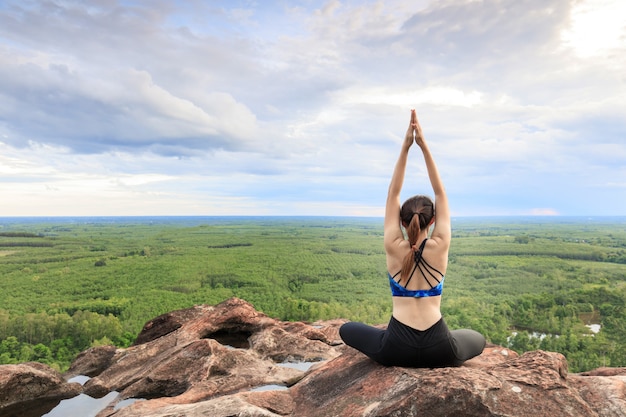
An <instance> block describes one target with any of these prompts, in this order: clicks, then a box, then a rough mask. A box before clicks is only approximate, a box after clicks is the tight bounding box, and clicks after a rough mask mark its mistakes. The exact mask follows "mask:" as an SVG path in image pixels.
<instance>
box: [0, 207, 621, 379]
mask: <svg viewBox="0 0 626 417" xmlns="http://www.w3.org/2000/svg"><path fill="white" fill-rule="evenodd" d="M625 226H626V218H623V217H617V218H602V217H600V218H594V219H589V218H561V217H546V218H539V217H536V218H532V217H529V218H515V217H510V218H506V217H505V218H458V219H453V240H452V246H451V250H450V264H449V267H448V271H447V273H446V288H445V290H444V296H443V301H442V311H443V314H444V316H445V318H446V321H447V323H448V326H449V327H450V328H461V327H467V328H472V329H475V330H477V331H480V332H481V333H483V334H484V335H485V336H486V337H487V339H488V341H489V342H491V343H495V344H498V345H501V346H506V347H509V348H511V349H514V350H516V351H518V352H524V351H528V350H535V349H542V350H548V351H556V352H561V353H563V354H564V355H565V356H566V357H567V359H568V363H569V367H570V371H571V372H580V371H585V370H589V369H593V368H597V367H600V366H612V367H617V366H626V310H625V309H624V306H625V305H626V227H625ZM382 232H383V230H382V219H377V218H333V217H265V218H263V217H258V218H254V217H250V218H246V217H232V218H229V217H215V218H210V217H206V218H185V217H182V218H167V217H166V218H99V219H98V218H75V219H70V218H68V219H34V220H33V219H19V218H12V219H0V363H19V362H25V361H39V362H42V363H46V364H49V365H51V366H53V367H55V368H57V369H59V370H65V369H67V367H68V366H69V364H70V363H71V361H72V360H73V358H74V357H75V356H76V354H78V353H79V352H81V351H83V350H85V349H87V348H89V347H91V346H97V345H105V344H114V345H116V346H119V347H126V346H129V345H130V344H132V343H133V341H134V339H135V337H136V335H137V334H138V332H139V331H140V330H141V328H142V327H143V325H144V324H145V322H146V321H148V320H150V319H152V318H154V317H156V316H158V315H160V314H163V313H166V312H169V311H172V310H176V309H181V308H187V307H190V306H192V305H195V304H217V303H219V302H221V301H224V300H225V299H227V298H229V297H239V298H242V299H244V300H247V301H249V302H250V303H252V304H253V305H254V306H255V308H257V309H258V310H260V311H263V312H264V313H266V314H268V315H269V316H271V317H276V318H279V319H281V320H292V321H306V322H313V321H316V320H320V319H333V318H345V319H350V320H359V321H363V322H366V323H370V324H380V323H386V322H387V321H388V320H389V316H390V314H391V297H390V293H389V287H388V281H387V278H386V271H385V255H384V251H383V245H382ZM591 325H596V328H595V330H596V331H597V329H598V328H599V329H600V330H599V332H597V333H596V332H594V331H592V329H591V327H592V326H591Z"/></svg>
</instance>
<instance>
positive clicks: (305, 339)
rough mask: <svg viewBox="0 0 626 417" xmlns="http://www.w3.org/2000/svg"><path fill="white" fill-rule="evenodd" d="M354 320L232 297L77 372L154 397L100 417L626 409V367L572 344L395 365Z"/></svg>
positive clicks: (94, 353) (502, 415) (174, 316)
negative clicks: (371, 347) (575, 365)
mask: <svg viewBox="0 0 626 417" xmlns="http://www.w3.org/2000/svg"><path fill="white" fill-rule="evenodd" d="M344 322H345V321H344V320H332V321H326V322H316V323H314V324H312V325H309V324H305V323H290V322H281V321H278V320H275V319H271V318H269V317H267V316H266V315H264V314H262V313H260V312H258V311H256V310H255V309H254V308H253V307H252V305H250V304H249V303H246V302H245V301H242V300H239V299H230V300H227V301H225V302H223V303H221V304H218V305H216V306H196V307H193V308H191V309H187V310H181V311H176V312H172V313H169V314H167V315H164V316H160V317H157V318H156V319H154V320H152V321H150V322H148V323H147V324H146V326H145V328H144V331H142V333H141V334H140V335H139V337H138V339H137V342H136V343H135V345H134V346H132V347H130V348H128V349H115V348H112V347H102V348H95V349H90V350H89V351H86V352H85V353H84V354H82V355H80V356H79V357H78V358H77V359H76V361H75V362H74V363H73V365H72V367H71V369H70V371H69V372H68V374H67V375H66V376H67V377H69V376H72V375H79V374H80V375H83V374H84V375H91V376H93V378H92V379H91V380H90V381H89V382H87V384H85V387H84V390H85V393H87V394H89V395H92V396H103V395H105V394H107V393H108V392H110V391H118V392H120V396H119V397H118V399H117V400H116V401H119V400H122V399H125V398H142V399H144V401H137V402H134V403H132V404H130V405H127V406H125V407H122V408H120V409H114V405H115V404H111V405H110V407H108V408H107V409H105V410H103V411H101V412H100V414H98V417H109V416H111V417H112V416H114V417H139V416H142V417H166V416H167V417H172V416H186V417H195V416H212V417H227V416H242V417H243V416H248V417H255V416H259V417H261V416H262V417H270V416H271V417H277V416H285V417H287V416H289V417H316V416H320V417H322V416H323V417H329V416H337V417H352V416H354V417H356V416H359V417H374V416H380V417H382V416H389V417H391V416H431V417H437V416H470V417H471V416H481V417H483V416H494V417H495V416H498V417H518V416H519V417H527V416H533V417H545V416H550V417H556V416H568V417H570V416H571V417H583V416H584V417H589V416H592V417H594V416H595V417H625V416H626V385H625V384H626V369H624V368H602V369H598V370H596V371H592V372H586V373H581V374H570V373H569V372H568V369H567V362H566V361H565V358H564V357H563V356H562V355H561V354H558V353H552V352H544V351H534V352H527V353H525V354H523V355H518V354H517V353H515V352H513V351H511V350H508V349H506V348H502V347H499V346H493V345H490V346H488V347H487V348H486V349H485V351H484V352H483V354H482V355H480V356H478V357H476V358H474V359H472V360H470V361H468V362H466V363H465V364H464V365H463V366H461V367H458V368H442V369H408V368H397V367H383V366H380V365H378V364H376V363H374V362H372V361H371V360H369V359H368V358H367V357H365V356H364V355H362V354H361V353H359V352H357V351H356V350H354V349H352V348H350V347H347V346H345V345H343V344H342V343H341V341H340V339H339V337H338V333H337V331H338V328H339V326H340V325H341V324H342V323H344ZM285 361H287V362H298V361H305V362H310V361H315V362H316V365H314V366H313V367H311V368H310V369H308V370H302V369H294V368H291V367H287V366H285V364H284V363H282V362H285ZM258 387H266V388H270V390H266V391H259V390H256V388H258ZM0 415H1V413H0Z"/></svg>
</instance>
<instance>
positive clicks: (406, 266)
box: [400, 195, 435, 279]
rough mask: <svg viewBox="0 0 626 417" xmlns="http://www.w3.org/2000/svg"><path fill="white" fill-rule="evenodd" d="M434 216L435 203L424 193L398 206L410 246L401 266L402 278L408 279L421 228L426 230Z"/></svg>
mask: <svg viewBox="0 0 626 417" xmlns="http://www.w3.org/2000/svg"><path fill="white" fill-rule="evenodd" d="M434 218H435V205H434V204H433V201H432V200H431V199H430V198H429V197H427V196H425V195H416V196H414V197H411V198H409V199H408V200H406V201H405V202H404V204H402V207H401V208H400V220H402V225H403V226H404V228H405V229H406V234H407V237H408V239H409V243H410V245H411V248H412V249H413V250H412V251H411V252H410V253H408V254H407V256H406V258H405V260H404V263H403V266H402V274H401V276H402V278H406V279H408V275H409V274H410V273H411V270H412V266H413V252H414V251H416V250H417V239H418V238H419V236H420V234H421V232H422V230H426V229H427V228H428V226H430V224H431V223H432V221H433V219H434Z"/></svg>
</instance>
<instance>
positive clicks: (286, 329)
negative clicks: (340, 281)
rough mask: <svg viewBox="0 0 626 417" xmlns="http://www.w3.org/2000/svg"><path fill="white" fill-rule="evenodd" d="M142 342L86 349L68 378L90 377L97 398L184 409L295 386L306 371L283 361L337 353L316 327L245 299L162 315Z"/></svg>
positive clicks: (142, 335) (89, 384)
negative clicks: (115, 395) (162, 402)
mask: <svg viewBox="0 0 626 417" xmlns="http://www.w3.org/2000/svg"><path fill="white" fill-rule="evenodd" d="M159 335H160V336H159ZM137 340H138V341H137V342H135V344H134V345H133V346H131V347H129V348H128V349H116V350H113V349H111V348H96V349H93V350H90V351H87V352H85V353H84V354H82V355H80V356H79V357H78V358H77V359H76V360H75V361H74V363H73V364H72V366H71V368H70V371H68V374H67V375H68V376H69V375H78V374H84V375H89V376H92V377H93V378H92V379H90V380H89V381H88V382H87V383H86V384H85V386H84V392H85V394H87V395H90V396H92V397H95V398H100V397H103V396H104V395H106V394H108V393H109V392H111V391H118V392H119V393H120V395H119V400H122V399H126V398H143V399H157V398H161V397H166V398H168V403H175V404H184V403H196V402H199V401H203V400H206V399H210V398H214V397H217V396H224V395H228V394H232V393H236V392H239V391H245V390H249V389H251V388H254V387H258V386H266V385H279V386H285V387H286V386H290V385H293V384H294V383H295V382H297V381H298V380H300V379H301V378H302V377H303V376H304V374H305V371H304V370H301V369H295V368H293V367H288V366H283V364H282V363H283V362H303V361H306V362H313V361H323V360H327V359H331V358H334V357H336V356H337V355H338V354H339V353H338V352H337V351H336V349H335V347H333V346H332V343H330V341H328V340H327V337H326V335H325V333H324V332H322V331H320V330H319V329H318V328H317V327H313V326H310V325H306V324H304V323H286V322H280V321H278V320H275V319H272V318H269V317H268V316H266V315H265V314H263V313H260V312H258V311H256V310H255V309H254V308H253V306H252V305H251V304H249V303H247V302H245V301H243V300H239V299H230V300H227V301H225V302H223V303H221V304H218V305H216V306H197V307H194V308H193V309H186V310H181V311H179V312H172V313H170V314H166V315H163V316H160V317H158V318H157V319H154V320H151V321H150V322H148V323H147V324H146V326H144V330H143V331H142V332H141V333H140V335H139V337H138V338H137ZM94 370H101V372H99V373H97V374H95V373H94ZM138 406H139V405H138Z"/></svg>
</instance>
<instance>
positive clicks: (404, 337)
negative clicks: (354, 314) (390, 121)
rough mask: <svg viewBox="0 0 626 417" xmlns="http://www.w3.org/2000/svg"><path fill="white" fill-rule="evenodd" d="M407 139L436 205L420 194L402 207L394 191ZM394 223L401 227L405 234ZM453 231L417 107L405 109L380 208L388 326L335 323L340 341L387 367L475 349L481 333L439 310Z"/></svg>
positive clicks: (459, 358) (451, 360)
mask: <svg viewBox="0 0 626 417" xmlns="http://www.w3.org/2000/svg"><path fill="white" fill-rule="evenodd" d="M413 142H415V143H416V144H417V146H419V147H420V149H421V150H422V154H423V156H424V161H425V162H426V169H427V170H428V177H429V179H430V184H431V186H432V188H433V192H434V194H435V203H434V204H433V202H432V200H431V199H430V198H429V197H426V196H423V195H418V196H414V197H411V198H409V199H408V200H407V201H405V202H404V204H403V205H402V207H401V206H400V191H401V190H402V184H403V182H404V172H405V170H406V163H407V158H408V154H409V149H410V148H411V145H412V144H413ZM435 208H436V211H437V212H436V217H435ZM400 225H402V226H403V227H404V228H405V230H406V235H407V237H408V240H407V239H405V237H404V235H403V233H402V228H401V227H400ZM433 225H434V226H433ZM431 226H433V227H432V233H431V236H430V238H429V237H428V232H429V229H430V228H431ZM451 237H452V231H451V228H450V210H449V208H448V198H447V196H446V192H445V189H444V187H443V183H442V182H441V178H439V173H438V171H437V166H436V165H435V161H434V160H433V157H432V155H431V154H430V150H429V149H428V146H427V145H426V141H425V140H424V135H423V133H422V128H421V127H420V125H419V122H418V121H417V115H416V114H415V110H411V121H410V123H409V128H408V130H407V132H406V135H405V138H404V142H403V143H402V150H401V151H400V156H399V158H398V162H397V163H396V167H395V170H394V172H393V177H392V178H391V184H390V185H389V193H388V195H387V204H386V208H385V224H384V245H385V253H386V258H387V271H388V277H389V285H390V286H391V295H392V301H393V314H392V317H391V319H390V321H389V324H388V326H387V329H386V330H381V329H378V328H375V327H371V326H368V325H365V324H363V323H356V322H350V323H346V324H344V325H343V326H341V328H340V329H339V334H340V335H341V338H342V339H343V341H344V342H345V343H346V344H347V345H349V346H352V347H353V348H355V349H358V350H359V351H361V352H363V353H364V354H366V355H367V356H369V357H370V358H372V359H373V360H375V361H376V362H379V363H380V364H382V365H387V366H407V367H428V368H431V367H444V366H459V365H461V364H462V363H463V362H464V361H466V360H468V359H470V358H473V357H474V356H477V355H480V354H481V353H482V351H483V349H484V347H485V338H484V337H483V336H482V335H481V334H480V333H478V332H475V331H473V330H467V329H462V330H452V331H450V330H448V327H447V326H446V323H445V321H444V320H443V317H442V316H441V293H442V291H443V282H444V277H445V273H446V269H447V266H448V249H449V248H450V239H451Z"/></svg>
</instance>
